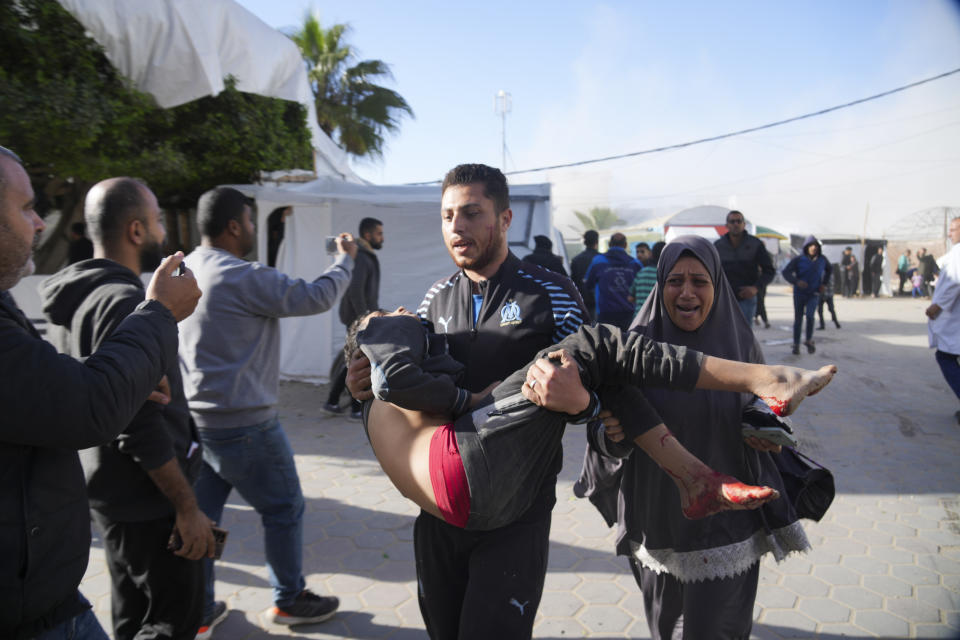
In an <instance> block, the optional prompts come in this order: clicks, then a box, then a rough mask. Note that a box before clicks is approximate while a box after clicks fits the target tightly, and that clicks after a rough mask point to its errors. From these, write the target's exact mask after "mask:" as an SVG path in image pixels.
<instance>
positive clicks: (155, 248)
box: [140, 242, 163, 273]
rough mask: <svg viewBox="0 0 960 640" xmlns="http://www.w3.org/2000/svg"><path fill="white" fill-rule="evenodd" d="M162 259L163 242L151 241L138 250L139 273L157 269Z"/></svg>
mask: <svg viewBox="0 0 960 640" xmlns="http://www.w3.org/2000/svg"><path fill="white" fill-rule="evenodd" d="M162 261H163V243H162V242H151V243H150V244H148V245H146V246H145V247H144V248H143V250H142V251H141V252H140V273H147V272H153V271H156V270H157V267H159V266H160V263H161V262H162Z"/></svg>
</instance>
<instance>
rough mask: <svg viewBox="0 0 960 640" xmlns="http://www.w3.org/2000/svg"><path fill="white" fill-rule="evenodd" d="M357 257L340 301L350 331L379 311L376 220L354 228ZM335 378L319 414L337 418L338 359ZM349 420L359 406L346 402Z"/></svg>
mask: <svg viewBox="0 0 960 640" xmlns="http://www.w3.org/2000/svg"><path fill="white" fill-rule="evenodd" d="M358 231H359V234H360V237H359V238H358V239H357V257H356V258H354V260H353V275H352V276H351V278H350V286H348V287H347V290H346V292H345V293H344V294H343V299H341V300H340V322H342V323H343V326H345V327H347V328H348V329H349V328H350V325H351V324H353V321H354V320H356V319H357V318H359V317H360V316H362V315H365V314H367V313H369V312H370V311H373V310H374V309H379V308H380V261H379V260H378V259H377V254H375V253H374V251H379V250H380V248H381V247H383V223H382V222H380V221H379V220H377V219H376V218H364V219H363V220H361V221H360V228H359V229H358ZM338 363H339V364H338V368H337V373H336V374H335V377H334V378H333V380H332V381H331V383H330V393H329V394H328V396H327V403H326V404H325V405H323V411H324V412H325V413H327V414H330V415H340V413H342V412H343V409H342V408H341V407H340V395H341V394H342V393H343V390H344V389H345V388H346V379H347V367H346V363H344V362H343V361H342V360H339V359H338ZM350 418H351V419H353V420H359V419H360V418H361V415H360V403H359V402H358V401H356V400H354V399H353V398H351V399H350Z"/></svg>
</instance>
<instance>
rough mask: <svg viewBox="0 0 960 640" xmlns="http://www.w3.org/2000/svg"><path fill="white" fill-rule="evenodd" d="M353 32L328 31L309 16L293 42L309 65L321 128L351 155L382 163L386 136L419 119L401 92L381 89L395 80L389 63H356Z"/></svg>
mask: <svg viewBox="0 0 960 640" xmlns="http://www.w3.org/2000/svg"><path fill="white" fill-rule="evenodd" d="M348 31H349V27H348V26H347V25H345V24H335V25H333V26H331V27H330V28H328V29H324V28H323V26H322V25H321V24H320V20H319V19H318V18H317V16H316V15H314V14H312V13H308V14H307V16H306V17H305V18H304V21H303V27H302V28H301V29H300V30H299V31H297V32H296V33H294V34H293V35H292V36H291V38H292V39H293V41H294V42H296V43H297V46H298V47H300V52H301V53H302V54H303V57H304V60H306V61H307V65H308V68H309V75H310V86H311V88H312V89H313V95H314V96H315V99H316V106H317V124H318V125H319V126H320V128H321V129H322V130H323V131H324V132H325V133H326V134H327V135H328V136H330V137H331V138H333V139H334V140H335V141H336V142H337V144H339V145H340V146H341V147H342V148H343V149H345V150H346V151H347V152H348V153H350V154H353V155H355V156H358V157H372V158H379V157H381V156H382V155H383V147H384V134H385V133H386V132H395V131H397V130H398V129H399V126H400V118H401V117H403V115H404V114H406V115H408V116H411V117H413V110H412V109H411V108H410V105H408V104H407V101H406V100H404V99H403V96H401V95H400V94H399V93H397V92H396V91H393V90H392V89H387V88H386V87H383V86H380V85H379V84H377V83H378V82H381V81H382V80H383V79H392V78H393V75H392V74H391V73H390V67H389V66H388V65H387V64H386V63H385V62H383V61H381V60H361V61H359V62H356V63H354V60H355V59H356V57H357V56H356V52H355V51H354V49H353V48H352V47H351V46H350V45H349V44H348V43H347V42H346V35H347V33H348Z"/></svg>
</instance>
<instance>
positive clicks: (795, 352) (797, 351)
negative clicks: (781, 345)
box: [790, 344, 800, 356]
mask: <svg viewBox="0 0 960 640" xmlns="http://www.w3.org/2000/svg"><path fill="white" fill-rule="evenodd" d="M790 351H791V352H793V355H795V356H798V355H800V345H798V344H795V345H793V348H792V349H790Z"/></svg>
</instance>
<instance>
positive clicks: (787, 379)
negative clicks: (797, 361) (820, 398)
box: [754, 364, 837, 416]
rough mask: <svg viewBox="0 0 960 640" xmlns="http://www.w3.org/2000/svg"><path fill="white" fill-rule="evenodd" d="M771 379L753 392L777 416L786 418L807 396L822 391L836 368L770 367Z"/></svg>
mask: <svg viewBox="0 0 960 640" xmlns="http://www.w3.org/2000/svg"><path fill="white" fill-rule="evenodd" d="M770 372H771V376H772V377H771V378H770V379H769V380H766V381H764V382H762V383H761V384H759V385H758V386H757V388H756V389H755V390H754V393H756V394H757V395H758V396H760V398H762V399H763V401H764V402H766V403H767V404H768V405H769V406H770V408H771V409H773V412H774V413H775V414H777V415H778V416H788V415H790V414H791V413H793V412H794V411H796V409H797V406H798V405H799V404H800V402H801V401H802V400H803V399H804V398H806V397H807V396H812V395H813V394H815V393H817V392H818V391H820V389H823V388H824V387H825V386H827V385H828V384H829V383H830V380H832V379H833V376H834V374H835V373H836V372H837V366H836V365H833V364H828V365H826V366H824V367H820V368H819V369H817V370H816V371H812V370H810V369H800V368H798V367H787V366H784V365H775V366H771V367H770Z"/></svg>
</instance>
